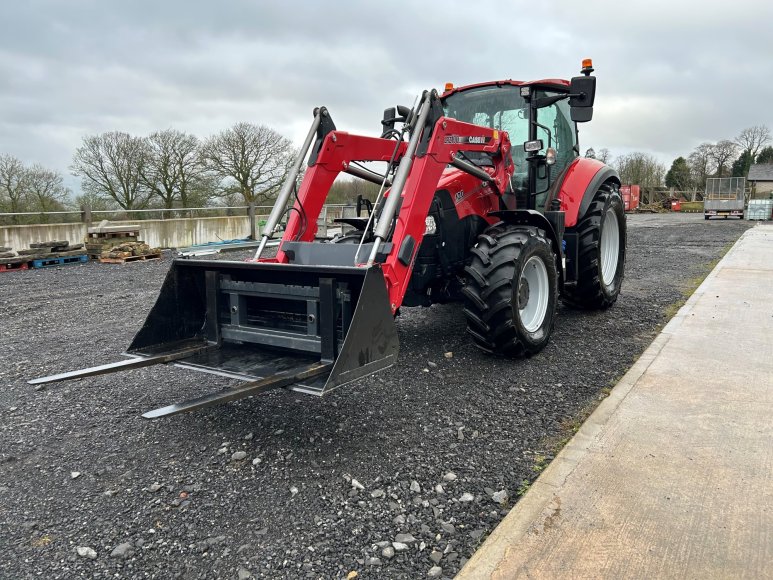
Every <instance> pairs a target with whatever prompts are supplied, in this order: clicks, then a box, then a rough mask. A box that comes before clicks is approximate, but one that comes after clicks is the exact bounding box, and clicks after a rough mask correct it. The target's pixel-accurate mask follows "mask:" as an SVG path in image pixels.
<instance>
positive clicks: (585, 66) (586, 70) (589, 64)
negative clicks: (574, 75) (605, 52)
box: [580, 58, 593, 77]
mask: <svg viewBox="0 0 773 580" xmlns="http://www.w3.org/2000/svg"><path fill="white" fill-rule="evenodd" d="M580 72H581V73H582V74H584V75H585V76H586V77H587V76H588V75H590V73H592V72H593V59H591V58H584V59H583V61H582V69H581V70H580Z"/></svg>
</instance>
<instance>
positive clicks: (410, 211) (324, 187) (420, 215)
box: [265, 95, 514, 313]
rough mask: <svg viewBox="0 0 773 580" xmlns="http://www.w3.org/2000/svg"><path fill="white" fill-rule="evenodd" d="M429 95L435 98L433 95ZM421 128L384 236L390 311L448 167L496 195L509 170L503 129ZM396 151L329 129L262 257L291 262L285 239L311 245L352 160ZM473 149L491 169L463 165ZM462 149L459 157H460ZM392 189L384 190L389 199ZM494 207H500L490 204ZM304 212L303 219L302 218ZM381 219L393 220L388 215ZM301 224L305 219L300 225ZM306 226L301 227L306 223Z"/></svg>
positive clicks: (447, 121) (456, 124)
mask: <svg viewBox="0 0 773 580" xmlns="http://www.w3.org/2000/svg"><path fill="white" fill-rule="evenodd" d="M428 98H437V97H436V96H434V95H431V96H430V97H428ZM432 121H433V122H432V123H431V124H430V125H428V126H427V127H425V128H423V129H422V130H423V131H425V132H429V134H428V135H422V136H421V138H422V140H423V141H424V143H425V146H424V147H423V148H420V150H419V151H418V152H417V153H416V155H415V157H414V159H413V160H412V164H411V167H410V171H409V173H408V177H407V179H406V181H405V186H404V188H403V190H402V195H401V203H400V206H399V213H398V214H397V216H396V217H395V224H394V229H393V234H392V236H391V238H390V239H389V240H386V241H387V242H388V243H387V248H388V249H387V250H386V251H385V253H386V256H385V258H384V259H383V261H382V262H381V268H382V271H383V275H384V279H385V282H386V285H387V292H388V294H389V304H390V308H391V310H392V313H394V312H396V311H397V309H398V308H400V306H401V305H402V302H403V298H404V297H405V293H406V291H407V288H408V283H409V280H410V276H411V271H412V269H413V263H414V259H415V257H416V254H417V252H418V249H419V246H420V245H421V242H422V239H423V237H424V232H425V230H426V222H425V220H426V217H427V215H428V213H429V209H430V205H431V203H432V199H433V197H434V195H435V192H436V190H437V187H438V183H439V181H440V178H441V176H442V175H443V171H444V170H445V169H446V167H447V166H448V165H454V166H455V167H457V168H459V169H461V170H463V171H468V172H470V173H472V174H473V175H475V176H476V177H483V178H484V179H482V180H481V181H482V182H483V183H482V185H483V187H485V188H489V190H490V191H491V193H492V194H494V196H492V197H495V196H500V195H501V194H502V193H503V192H504V189H505V186H506V184H507V183H508V181H509V179H510V177H511V176H512V173H513V169H514V167H513V165H512V162H511V157H510V140H509V138H508V135H507V133H506V132H503V131H497V130H495V129H490V128H487V127H481V126H478V125H473V124H470V123H465V122H462V121H458V120H456V119H451V118H447V117H439V118H437V119H432ZM394 150H395V141H393V140H389V139H379V138H373V137H362V136H357V135H350V134H348V133H344V132H339V131H333V132H331V133H329V134H328V135H327V136H326V137H325V139H324V142H323V143H322V146H321V148H320V152H319V156H318V157H317V160H316V162H315V164H314V165H313V166H312V167H311V168H310V169H309V170H308V171H307V172H306V174H305V176H304V179H303V182H302V183H301V186H300V188H299V190H298V200H297V201H296V203H295V205H294V209H295V210H294V211H292V212H291V217H290V218H289V221H288V225H287V229H286V231H285V233H284V235H283V237H282V243H281V245H280V247H279V251H278V253H277V256H276V258H274V259H270V260H265V261H276V262H279V263H288V262H291V259H290V257H289V255H288V252H286V251H285V250H286V249H287V248H288V247H289V246H290V245H291V244H288V243H287V242H291V243H292V242H297V241H300V242H307V243H311V242H313V240H314V237H315V235H316V224H317V218H318V217H319V214H320V212H321V210H322V206H323V204H324V202H325V199H326V198H327V193H328V191H329V190H330V187H331V186H332V184H333V182H334V181H335V179H336V177H337V176H338V174H339V173H341V172H342V171H345V170H346V169H347V167H348V166H349V165H350V164H351V163H352V162H368V161H388V160H389V159H390V156H391V155H392V154H393V151H394ZM406 150H407V147H406V144H405V143H400V144H398V147H397V156H396V160H395V161H402V157H403V156H404V155H405V153H406ZM467 151H477V152H486V153H489V154H490V155H491V157H492V161H493V165H494V166H493V168H487V169H483V168H479V167H477V166H473V165H472V164H470V163H467V162H465V161H464V159H463V153H464V152H467ZM460 153H462V155H459V154H460ZM390 195H392V190H388V191H387V192H386V194H385V197H386V198H387V199H388V198H389V196H390ZM491 209H492V210H496V209H499V208H496V207H492V208H491ZM304 216H305V218H304ZM381 219H387V220H390V221H391V218H390V216H381ZM304 222H305V223H304ZM304 226H305V227H304ZM358 258H359V259H358V263H357V264H351V265H357V266H360V267H365V258H366V254H365V253H362V254H360V255H359V256H358Z"/></svg>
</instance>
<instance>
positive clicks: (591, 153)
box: [585, 147, 596, 159]
mask: <svg viewBox="0 0 773 580" xmlns="http://www.w3.org/2000/svg"><path fill="white" fill-rule="evenodd" d="M585 157H586V158H587V159H596V150H595V149H594V148H593V147H588V148H587V149H586V150H585Z"/></svg>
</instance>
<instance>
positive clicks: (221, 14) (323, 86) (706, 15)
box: [0, 0, 773, 185]
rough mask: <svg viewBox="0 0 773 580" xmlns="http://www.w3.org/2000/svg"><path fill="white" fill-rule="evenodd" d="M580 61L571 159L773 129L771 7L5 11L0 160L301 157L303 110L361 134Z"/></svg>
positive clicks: (446, 4)
mask: <svg viewBox="0 0 773 580" xmlns="http://www.w3.org/2000/svg"><path fill="white" fill-rule="evenodd" d="M586 57H592V58H593V62H594V66H595V68H596V76H597V77H598V89H597V94H596V107H595V113H594V119H593V121H592V122H591V123H588V124H585V125H584V126H582V127H581V135H580V140H581V142H580V144H581V147H582V149H583V151H584V150H585V148H587V147H588V146H593V147H594V148H596V149H597V150H598V149H600V148H602V147H607V148H609V149H610V150H611V151H612V153H613V155H619V154H622V153H625V152H629V151H632V150H642V151H648V152H651V153H653V154H655V155H657V156H658V157H659V158H660V159H661V160H662V161H664V162H667V163H670V161H671V160H672V159H673V158H674V157H676V156H678V155H685V156H686V155H687V154H688V153H689V152H690V150H691V149H692V148H693V147H694V146H695V145H697V144H699V143H701V142H703V141H716V140H719V139H724V138H733V137H734V136H735V135H737V133H738V132H739V131H740V130H741V129H743V128H745V127H748V126H751V125H756V124H766V125H768V126H771V127H773V2H771V1H770V0H736V1H734V2H719V1H713V0H709V1H707V0H703V1H698V0H690V1H683V0H670V1H660V0H647V1H639V0H636V1H617V2H611V1H610V2H606V1H605V2H598V1H593V0H585V1H577V0H573V1H571V2H564V1H561V0H551V1H546V2H515V1H510V2H507V1H505V0H500V1H498V2H497V1H492V2H488V1H481V0H476V1H471V0H468V1H458V2H457V1H452V0H445V1H443V2H417V1H414V2H410V1H400V0H391V1H389V2H384V1H379V2H367V1H360V2H354V1H351V0H347V1H341V0H337V1H332V0H331V1H329V2H324V3H323V2H310V1H309V2H292V1H290V0H283V1H281V2H266V1H251V2H250V1H246V0H243V1H236V0H220V1H218V2H215V1H208V2H203V1H191V0H153V1H146V0H137V1H132V0H123V1H121V2H114V1H112V0H94V1H91V0H47V1H46V0H40V1H35V0H25V1H19V2H16V1H13V0H3V6H2V10H1V11H0V154H2V153H10V154H11V155H15V156H17V157H19V158H21V159H22V160H23V161H25V162H27V163H33V162H39V163H42V164H44V165H47V166H49V167H52V168H54V169H57V170H59V171H61V172H63V173H66V174H67V173H69V170H68V166H69V164H70V160H71V157H72V153H73V151H74V149H75V148H76V147H77V146H78V145H79V143H80V141H81V139H82V137H83V136H84V135H86V134H92V133H99V132H103V131H112V130H121V131H127V132H129V133H134V134H139V135H144V134H147V133H149V132H152V131H154V130H157V129H165V128H168V127H174V128H177V129H181V130H184V131H189V132H193V133H195V134H197V135H199V136H201V137H206V136H207V135H210V134H212V133H214V132H217V131H219V130H220V129H223V128H225V127H227V126H229V125H231V124H233V123H235V122H237V121H250V122H254V123H262V124H265V125H269V126H271V127H273V128H274V129H276V130H278V131H280V132H281V133H283V134H285V135H286V136H288V137H290V138H291V139H293V140H295V141H296V142H300V141H302V139H303V136H304V135H305V133H306V131H307V129H308V126H309V124H310V122H311V110H312V109H313V107H315V106H317V105H326V106H327V107H328V108H329V109H330V111H331V114H332V116H333V119H334V120H335V122H336V124H337V126H338V128H339V129H340V130H345V131H350V132H361V133H365V134H375V133H377V132H378V130H379V128H380V126H379V121H380V118H381V112H382V111H383V109H384V108H385V107H386V106H389V105H393V104H396V103H400V104H411V103H412V102H413V99H414V97H415V95H416V94H417V93H419V92H420V91H421V90H422V89H425V88H433V87H434V88H437V89H442V87H443V85H444V83H445V82H446V81H452V82H454V83H455V84H456V85H462V84H468V83H474V82H480V81H485V80H494V79H507V78H513V79H520V80H531V79H536V78H545V77H561V78H569V77H571V76H574V75H576V74H578V72H579V67H580V61H581V60H582V59H583V58H586ZM68 183H70V184H71V185H73V184H74V183H77V181H75V180H70V179H68Z"/></svg>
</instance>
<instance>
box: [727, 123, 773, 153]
mask: <svg viewBox="0 0 773 580" xmlns="http://www.w3.org/2000/svg"><path fill="white" fill-rule="evenodd" d="M770 140H771V135H770V129H768V128H767V127H766V126H765V125H755V126H754V127H749V128H747V129H744V130H743V131H741V133H740V135H738V137H736V138H735V143H736V144H737V145H738V146H739V147H740V148H741V149H742V150H748V151H749V152H750V153H751V154H752V159H754V158H756V157H757V154H758V153H759V152H760V150H761V149H762V148H763V147H764V146H765V145H767V144H768V143H770Z"/></svg>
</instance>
